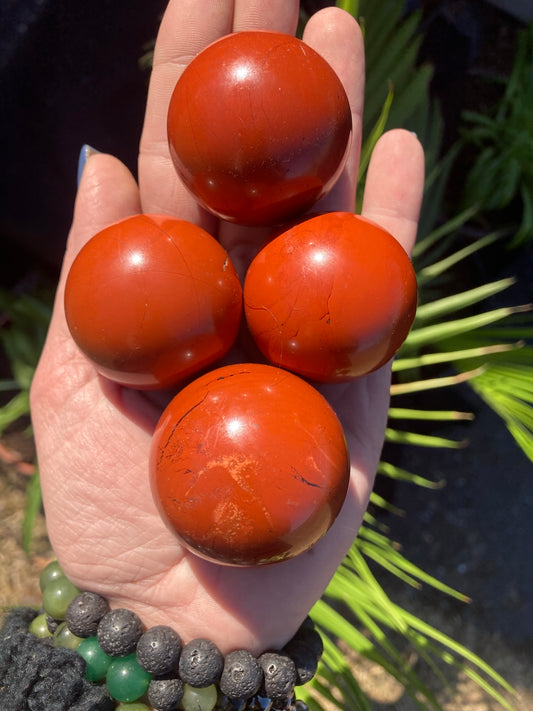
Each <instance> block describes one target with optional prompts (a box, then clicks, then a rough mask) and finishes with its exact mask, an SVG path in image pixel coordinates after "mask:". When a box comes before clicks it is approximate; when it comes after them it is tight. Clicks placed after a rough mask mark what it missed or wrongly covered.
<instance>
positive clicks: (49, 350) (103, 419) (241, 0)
mask: <svg viewBox="0 0 533 711" xmlns="http://www.w3.org/2000/svg"><path fill="white" fill-rule="evenodd" d="M297 16H298V3H297V2H295V0H270V1H269V2H268V3H265V2H264V1H263V0H217V2H213V0H171V2H170V3H169V5H168V9H167V11H166V14H165V17H164V19H163V21H162V24H161V29H160V32H159V36H158V39H157V46H156V51H155V58H154V69H153V75H152V79H151V84H150V89H149V95H148V101H147V109H146V120H145V124H144V130H143V134H142V140H141V145H140V156H139V184H138V185H137V184H136V182H135V180H134V178H133V176H132V175H131V174H130V172H129V171H128V170H127V169H126V167H125V166H124V165H123V164H121V163H120V162H119V161H118V160H117V159H116V158H114V157H112V156H110V155H104V154H95V155H92V156H91V157H90V158H89V159H88V161H87V164H86V166H85V169H84V172H83V175H82V179H81V182H80V186H79V191H78V195H77V199H76V204H75V210H74V218H73V224H72V229H71V231H70V234H69V237H68V243H67V247H66V253H65V259H64V264H63V270H62V273H61V277H60V281H59V285H58V291H57V298H56V304H55V308H54V313H53V318H52V322H51V325H50V330H49V334H48V338H47V341H46V345H45V348H44V351H43V354H42V357H41V360H40V363H39V367H38V369H37V372H36V374H35V379H34V382H33V386H32V391H31V405H32V417H33V424H34V430H35V439H36V444H37V451H38V458H39V466H40V472H41V479H42V488H43V496H44V504H45V510H46V519H47V526H48V531H49V535H50V539H51V542H52V545H53V547H54V551H55V553H56V555H57V557H58V560H59V562H60V564H61V565H62V566H63V569H64V571H65V573H66V574H67V576H68V577H69V578H70V579H71V580H72V581H73V582H74V583H75V584H77V585H78V586H79V587H80V588H82V589H85V590H93V591H95V592H98V593H100V594H102V595H104V596H105V597H107V598H108V599H109V601H110V603H111V605H112V607H128V608H130V609H132V610H134V611H136V612H137V613H138V614H139V615H140V616H141V619H142V620H143V622H144V623H145V625H146V626H147V627H148V626H152V625H155V624H170V625H172V626H173V627H174V628H175V629H176V630H177V631H178V632H179V633H180V634H181V636H182V637H183V639H184V640H185V641H187V640H190V639H192V638H195V637H200V636H206V637H208V638H210V639H212V640H213V641H214V642H216V643H217V644H218V645H219V646H220V648H221V650H222V651H223V652H227V651H229V650H231V649H235V648H239V647H243V648H247V649H249V650H250V651H251V652H253V653H260V652H261V651H263V650H264V649H265V648H268V647H277V646H281V645H283V644H284V643H285V642H286V641H287V640H288V639H289V638H290V637H291V636H292V635H293V634H294V632H295V631H296V629H297V627H298V626H299V624H300V623H301V622H302V620H303V619H304V617H305V616H306V614H307V613H308V611H309V610H310V608H311V607H312V605H313V604H314V602H315V601H316V600H317V599H318V598H319V597H320V596H321V594H322V593H323V591H324V589H325V587H326V586H327V584H328V582H329V580H330V579H331V577H332V575H333V574H334V572H335V570H336V568H337V566H338V565H339V564H340V562H341V561H342V559H343V557H344V555H345V553H346V552H347V550H348V548H349V547H350V545H351V544H352V542H353V540H354V538H355V536H356V533H357V530H358V528H359V526H360V523H361V520H362V516H363V514H364V511H365V509H366V506H367V503H368V497H369V495H370V491H371V489H372V485H373V481H374V476H375V471H376V466H377V462H378V460H379V456H380V451H381V447H382V443H383V436H384V429H385V423H386V416H387V409H388V403H389V384H390V366H385V367H383V368H381V369H380V370H379V371H377V372H374V373H372V374H371V375H369V376H368V377H365V378H362V379H359V380H357V381H355V382H353V383H349V384H343V385H332V386H326V387H322V388H321V391H322V392H323V393H324V394H325V395H326V396H327V397H328V399H329V401H330V402H331V404H332V405H333V407H334V408H335V410H336V412H337V414H338V415H339V417H340V419H341V422H342V424H343V427H344V429H345V432H346V437H347V440H348V443H349V447H350V455H351V484H350V489H349V493H348V497H347V499H346V502H345V504H344V507H343V509H342V511H341V514H340V515H339V517H338V519H337V521H336V522H335V524H334V525H333V527H332V529H331V530H330V531H329V532H328V534H327V535H326V536H325V537H324V538H323V539H322V540H321V541H319V543H318V544H317V545H316V546H315V547H313V548H312V549H311V550H310V551H309V552H307V553H305V554H303V555H301V556H299V557H298V558H296V559H293V560H291V561H287V562H284V563H281V564H277V565H272V566H264V567H261V568H232V567H225V566H219V565H216V564H212V563H208V562H206V561H202V560H200V559H198V558H196V557H195V556H193V555H191V554H190V553H188V552H186V551H184V550H183V549H182V548H181V547H180V546H179V545H178V543H177V541H176V539H175V537H174V536H173V534H172V533H171V532H170V531H169V530H168V529H167V528H166V527H165V526H164V524H163V523H162V521H161V519H160V517H159V515H158V513H157V511H156V508H155V505H154V503H153V500H152V496H151V493H150V488H149V481H148V452H149V447H150V441H151V434H152V432H153V429H154V427H155V424H156V422H157V420H158V417H159V415H160V413H161V411H162V408H163V406H164V405H165V403H166V402H167V401H168V397H169V395H168V393H152V394H147V393H141V392H138V391H134V390H129V389H126V388H121V387H119V386H116V385H113V384H110V383H109V382H107V381H105V380H104V379H102V378H101V377H99V376H98V375H97V374H96V373H95V370H94V368H93V367H92V366H91V365H90V364H89V363H88V362H87V361H86V360H85V358H84V357H83V355H82V354H81V353H80V351H79V350H78V349H77V347H76V346H75V344H74V343H73V341H72V340H71V338H70V335H69V333H68V330H67V326H66V323H65V317H64V310H63V289H64V282H65V278H66V275H67V272H68V269H69V266H70V264H71V263H72V260H73V258H74V256H75V255H76V254H77V252H78V251H79V249H80V248H81V246H82V245H83V244H84V243H85V242H86V241H87V240H88V239H89V238H90V237H91V236H92V235H93V234H94V233H95V232H97V231H99V230H101V229H102V228H103V227H105V226H106V225H108V224H109V223H110V222H113V221H115V220H118V219H121V218H123V217H126V216H128V215H132V214H135V213H138V212H140V211H143V212H155V213H157V212H159V213H166V214H172V215H175V216H177V217H180V218H183V219H187V220H191V221H194V222H197V223H198V224H200V225H201V226H202V227H204V228H206V229H208V230H209V231H210V232H211V233H212V234H214V235H216V236H217V237H218V239H219V240H220V241H221V243H222V244H223V245H224V246H225V247H226V249H228V250H229V252H230V254H231V257H232V259H233V261H234V263H235V265H236V266H237V269H238V270H239V271H240V273H241V275H242V274H243V273H244V271H245V269H246V265H247V264H248V263H249V262H250V260H251V258H252V257H253V255H254V253H255V251H256V249H257V246H258V245H259V244H261V242H262V241H263V238H264V237H265V233H264V230H261V229H248V228H243V227H236V226H232V225H229V224H219V223H218V222H217V221H216V220H215V219H214V218H213V217H211V216H209V215H207V214H206V213H205V212H203V211H202V210H201V209H199V208H198V207H197V206H196V204H195V203H194V201H193V200H192V199H191V197H190V196H189V195H188V193H187V192H186V191H185V189H184V188H183V186H182V185H181V184H180V183H179V181H178V179H177V177H176V174H175V172H174V169H173V167H172V165H171V161H170V157H169V153H168V148H167V139H166V111H167V106H168V101H169V98H170V94H171V92H172V89H173V87H174V84H175V82H176V81H177V79H178V77H179V75H180V72H181V71H182V70H183V68H184V67H185V66H186V64H187V63H188V62H189V61H190V60H191V59H192V57H193V56H194V55H195V54H196V53H197V52H198V51H199V50H201V49H202V47H204V46H205V45H206V44H208V43H209V42H211V41H213V40H215V39H217V38H218V37H220V36H222V35H225V34H227V33H229V32H231V31H236V30H243V29H259V28H263V29H270V30H277V31H282V32H287V33H292V32H294V31H295V29H296V23H297ZM304 39H305V41H306V42H307V43H308V44H310V45H311V46H312V47H314V48H315V49H316V50H317V51H318V52H320V53H321V54H322V55H323V56H324V57H325V58H326V59H327V60H328V61H329V62H330V63H331V64H332V66H333V67H334V69H335V70H336V71H337V73H338V74H339V76H340V78H341V80H342V81H343V83H344V85H345V87H346V90H347V93H348V96H349V98H350V103H351V106H352V109H353V120H354V140H353V144H352V152H351V155H350V157H349V160H348V164H347V166H346V169H345V171H344V174H343V176H342V178H341V180H340V181H339V183H338V184H337V185H336V186H335V188H334V190H333V191H332V193H331V194H330V195H328V196H327V197H326V198H324V200H323V201H322V203H321V204H320V205H319V206H318V207H319V208H320V209H324V210H351V209H353V205H354V197H355V178H356V175H357V165H358V159H359V146H360V137H361V115H362V110H363V86H364V57H363V41H362V36H361V32H360V29H359V27H358V25H357V24H356V22H355V21H354V19H353V18H352V17H351V16H350V15H348V14H347V13H345V12H344V11H342V10H340V9H336V8H328V9H326V10H322V11H320V12H319V13H317V14H316V15H315V16H314V17H313V18H312V19H311V21H310V22H309V24H308V26H307V29H306V34H305V37H304ZM423 178H424V160H423V152H422V148H421V146H420V144H419V143H418V141H417V139H416V137H415V136H414V135H412V134H410V133H408V132H406V131H403V130H395V131H391V132H389V133H387V134H385V135H384V136H383V137H382V138H381V139H380V141H379V143H378V144H377V146H376V148H375V150H374V154H373V156H372V160H371V164H370V167H369V172H368V179H367V185H366V190H365V196H364V208H363V214H364V215H365V216H366V217H368V218H370V219H372V220H374V221H376V222H378V223H379V224H381V225H382V226H383V227H384V228H385V229H388V230H389V231H390V232H391V233H392V234H394V236H395V237H396V238H397V239H398V240H399V242H400V243H401V244H402V245H403V246H404V248H405V249H406V251H408V252H410V250H411V249H412V246H413V243H414V240H415V235H416V228H417V219H418V214H419V208H420V202H421V195H422V188H423ZM248 358H249V356H248V355H247V354H246V353H245V352H244V351H243V350H239V348H236V349H235V350H234V352H233V353H232V354H231V357H230V360H232V361H240V360H243V359H248ZM270 613H272V614H270Z"/></svg>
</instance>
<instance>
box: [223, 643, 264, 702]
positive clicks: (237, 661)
mask: <svg viewBox="0 0 533 711" xmlns="http://www.w3.org/2000/svg"><path fill="white" fill-rule="evenodd" d="M262 681H263V670H262V669H261V665H260V664H259V662H258V661H257V659H256V658H255V657H254V656H253V655H252V654H250V652H248V651H246V650H245V649H239V650H237V651H235V652H230V653H229V654H227V655H226V659H225V660H224V669H223V671H222V676H221V677H220V690H221V691H222V693H223V694H225V695H226V696H229V697H230V698H232V699H249V698H251V697H252V696H253V695H254V694H256V693H257V692H258V691H259V688H260V686H261V682H262Z"/></svg>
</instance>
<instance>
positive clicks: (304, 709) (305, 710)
mask: <svg viewBox="0 0 533 711" xmlns="http://www.w3.org/2000/svg"><path fill="white" fill-rule="evenodd" d="M294 711H309V706H308V705H307V704H306V703H305V701H300V700H298V701H295V703H294Z"/></svg>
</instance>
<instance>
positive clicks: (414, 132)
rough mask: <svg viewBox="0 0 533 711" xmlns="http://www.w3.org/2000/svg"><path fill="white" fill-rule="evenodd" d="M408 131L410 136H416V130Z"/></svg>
mask: <svg viewBox="0 0 533 711" xmlns="http://www.w3.org/2000/svg"><path fill="white" fill-rule="evenodd" d="M409 133H410V134H411V136H414V137H415V138H418V134H417V132H416V131H409Z"/></svg>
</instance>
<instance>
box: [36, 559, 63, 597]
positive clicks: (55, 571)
mask: <svg viewBox="0 0 533 711" xmlns="http://www.w3.org/2000/svg"><path fill="white" fill-rule="evenodd" d="M64 577H65V573H64V572H63V569H62V568H61V566H60V565H59V563H58V562H57V560H53V561H52V562H51V563H48V565H47V566H45V567H44V568H43V570H42V572H41V575H40V577H39V587H40V588H41V592H44V589H45V587H46V586H47V585H48V583H51V582H52V580H55V579H56V578H64Z"/></svg>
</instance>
